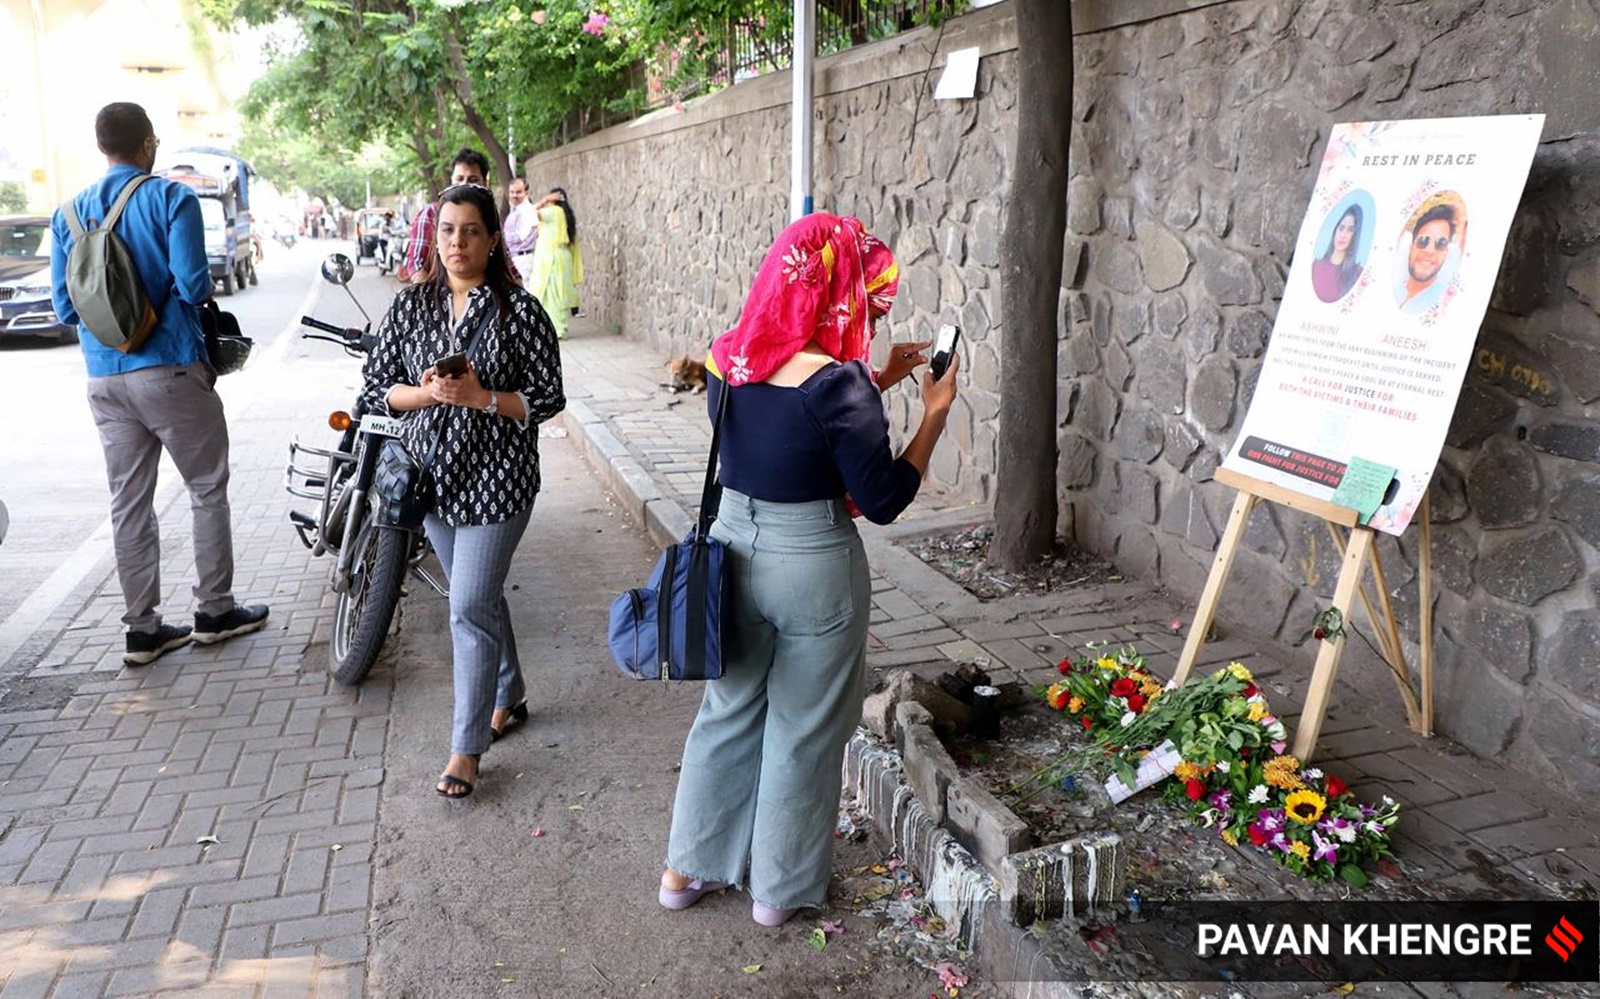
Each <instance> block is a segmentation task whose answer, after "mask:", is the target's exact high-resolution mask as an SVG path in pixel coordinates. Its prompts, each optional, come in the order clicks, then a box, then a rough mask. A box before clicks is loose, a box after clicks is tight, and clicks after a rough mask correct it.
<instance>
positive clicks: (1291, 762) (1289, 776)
mask: <svg viewBox="0 0 1600 999" xmlns="http://www.w3.org/2000/svg"><path fill="white" fill-rule="evenodd" d="M1261 770H1262V773H1263V776H1264V777H1265V779H1266V782H1267V783H1268V784H1271V785H1272V786H1273V787H1276V788H1282V789H1283V790H1285V791H1293V790H1294V789H1295V788H1297V787H1305V781H1303V780H1301V779H1300V761H1299V760H1297V759H1295V758H1294V757H1293V756H1279V757H1277V758H1275V759H1271V760H1268V761H1267V763H1266V765H1264V766H1263V767H1262V768H1261Z"/></svg>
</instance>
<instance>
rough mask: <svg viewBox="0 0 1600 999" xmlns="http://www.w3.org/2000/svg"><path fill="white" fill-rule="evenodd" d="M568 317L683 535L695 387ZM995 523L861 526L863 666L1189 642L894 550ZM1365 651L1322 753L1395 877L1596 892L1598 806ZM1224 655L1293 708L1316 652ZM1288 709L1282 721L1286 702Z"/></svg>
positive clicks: (571, 388)
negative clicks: (1430, 708)
mask: <svg viewBox="0 0 1600 999" xmlns="http://www.w3.org/2000/svg"><path fill="white" fill-rule="evenodd" d="M573 328H574V332H575V334H576V335H575V336H574V337H573V339H571V340H569V341H567V342H566V343H565V344H563V354H562V356H563V361H564V364H565V370H566V378H567V395H568V398H569V400H571V401H570V403H569V406H568V410H567V413H566V420H567V423H568V426H569V427H571V428H572V429H573V431H574V433H575V434H576V435H577V436H578V437H579V439H580V443H581V444H582V445H583V447H584V448H585V451H586V453H587V455H588V457H589V459H590V461H591V463H592V464H594V465H595V466H596V467H597V468H598V469H599V470H600V471H601V474H602V475H603V476H604V477H605V478H606V480H607V481H608V483H609V484H610V485H611V487H612V488H613V489H614V490H615V491H616V492H617V493H618V495H619V497H620V498H621V500H622V502H623V504H624V506H626V507H627V508H628V509H629V510H630V512H632V513H633V514H634V516H636V517H639V518H640V519H641V520H642V521H643V522H644V523H645V524H646V526H647V527H649V529H650V530H651V532H652V534H653V535H655V537H656V539H657V540H658V541H661V542H663V543H664V542H665V541H666V540H667V539H669V538H675V537H677V536H680V535H681V534H682V533H683V532H684V530H686V529H687V528H688V526H689V525H690V523H691V516H692V514H693V513H694V511H695V510H696V508H697V507H698V504H699V499H700V487H701V483H702V481H703V477H704V474H705V453H706V450H707V448H708V447H709V444H710V435H709V422H708V420H707V417H706V408H705V400H704V397H703V396H698V395H694V396H691V395H689V394H680V395H673V394H671V393H670V392H668V391H667V390H666V389H665V388H664V387H662V386H661V384H660V383H661V382H664V381H665V380H666V364H667V360H668V359H667V357H666V356H665V355H663V354H660V353H658V352H656V351H654V350H652V349H651V348H649V347H646V346H643V345H641V344H639V343H637V342H635V341H632V340H628V339H625V338H623V337H619V336H611V335H606V334H604V333H601V332H599V331H597V330H595V329H593V327H592V326H591V325H590V324H586V323H584V322H583V321H582V320H579V321H577V322H575V323H574V327H573ZM909 390H910V389H909V388H906V387H899V388H896V389H895V390H894V391H909ZM941 446H946V445H941ZM987 519H989V511H988V510H986V509H983V508H973V507H968V506H953V505H951V504H950V503H949V502H948V501H947V500H946V499H945V498H943V497H941V496H938V495H923V496H921V497H919V498H918V501H917V503H916V504H914V505H913V507H912V508H911V509H910V510H909V511H907V513H906V514H905V516H903V517H902V518H901V520H900V522H899V523H897V524H895V525H893V526H892V527H889V528H875V527H873V526H871V525H865V524H864V526H863V536H864V537H865V538H866V539H867V545H868V550H869V553H870V557H871V561H872V565H873V584H872V588H873V613H872V631H871V637H870V639H869V646H868V655H867V662H868V665H869V666H870V667H871V668H873V669H874V670H875V671H877V672H879V673H881V672H882V671H884V670H887V669H889V668H892V667H906V668H910V669H912V670H915V671H917V672H920V673H923V674H926V675H928V676H930V677H933V676H937V675H938V674H939V673H941V672H943V671H945V670H948V669H949V668H950V664H951V661H952V660H971V659H977V658H985V659H987V660H988V661H989V662H990V663H991V667H990V671H991V672H992V673H995V674H997V676H998V679H999V680H1000V681H1001V682H1004V681H1007V680H1012V681H1017V682H1020V683H1022V684H1024V685H1025V686H1027V687H1029V688H1031V687H1032V686H1034V685H1036V684H1041V683H1049V682H1051V681H1052V680H1054V679H1055V676H1056V675H1055V670H1054V665H1055V663H1056V662H1058V661H1059V660H1060V659H1061V658H1062V657H1063V656H1064V655H1066V654H1067V653H1069V652H1074V651H1080V650H1081V649H1082V646H1083V644H1084V643H1085V642H1088V641H1108V640H1109V641H1113V642H1132V643H1136V644H1137V645H1138V647H1139V648H1140V650H1141V651H1143V652H1145V653H1146V655H1148V656H1149V657H1150V659H1151V663H1152V665H1153V666H1154V668H1156V669H1157V670H1158V671H1161V672H1165V673H1167V674H1169V675H1170V673H1171V671H1172V669H1173V668H1174V666H1175V665H1176V661H1177V657H1178V653H1179V652H1180V651H1181V650H1182V646H1183V639H1182V636H1181V635H1179V634H1176V633H1174V631H1173V630H1172V629H1171V627H1170V622H1171V621H1173V620H1175V619H1176V620H1187V619H1188V616H1189V615H1190V614H1191V613H1192V610H1193V609H1192V608H1190V607H1186V606H1178V605H1175V604H1174V602H1173V601H1172V599H1171V597H1169V596H1168V595H1166V594H1163V593H1161V592H1158V591H1157V590H1155V589H1153V588H1151V587H1147V586H1143V585H1140V584H1138V583H1134V582H1120V583H1113V584H1108V585H1101V586H1091V587H1083V588H1079V589H1076V590H1073V591H1072V592H1070V593H1068V594H1057V595H1049V596H1019V597H1010V598H1006V599H1004V600H998V601H993V602H982V601H979V600H977V599H976V598H974V597H972V596H971V595H969V594H968V593H967V592H966V591H965V590H963V589H961V588H960V587H958V586H956V585H955V584H954V583H951V582H950V581H948V580H947V579H945V577H943V576H942V575H940V574H938V573H937V572H935V571H934V570H932V569H931V568H929V567H928V566H926V565H925V564H924V563H922V562H921V561H920V560H919V559H917V558H916V557H915V556H913V555H911V554H909V553H908V552H907V551H905V550H904V549H903V548H900V547H898V546H897V545H896V544H894V542H895V540H896V539H902V538H908V537H916V536H919V535H923V534H927V533H932V532H936V531H939V530H943V529H948V528H953V527H957V526H965V525H968V524H972V523H977V522H982V521H985V520H987ZM1363 651H1364V650H1357V649H1352V650H1351V651H1350V652H1349V653H1347V654H1346V656H1345V663H1344V665H1343V667H1342V670H1341V676H1340V680H1339V686H1338V689H1337V690H1336V693H1335V696H1334V699H1333V704H1332V707H1331V708H1330V710H1329V712H1328V716H1327V719H1326V721H1325V723H1324V725H1323V729H1322V733H1321V739H1320V742H1319V753H1318V756H1317V762H1318V763H1319V765H1322V766H1325V767H1330V768H1332V769H1335V770H1336V772H1338V773H1339V774H1340V775H1341V776H1344V777H1345V778H1346V779H1347V780H1349V781H1350V783H1351V784H1352V786H1354V787H1355V788H1356V789H1357V791H1358V792H1360V793H1362V794H1363V795H1366V796H1369V797H1376V796H1377V795H1380V794H1389V795H1392V796H1393V797H1394V798H1395V799H1396V800H1398V801H1400V802H1401V803H1402V805H1403V806H1404V808H1403V811H1402V821H1401V823H1400V826H1399V827H1398V829H1397V832H1396V836H1395V847H1396V851H1397V854H1398V860H1399V864H1400V868H1401V870H1402V872H1403V874H1404V875H1405V876H1406V877H1408V878H1410V879H1412V880H1413V881H1414V882H1416V883H1417V884H1418V886H1419V887H1423V886H1428V885H1431V886H1432V887H1431V888H1429V889H1428V890H1429V891H1431V892H1437V893H1443V894H1452V893H1466V894H1467V895H1469V896H1477V897H1506V896H1529V895H1530V894H1531V895H1537V894H1541V893H1550V894H1554V895H1557V896H1566V897H1570V896H1572V895H1573V894H1574V893H1579V894H1588V893H1589V892H1592V891H1594V890H1596V889H1600V808H1596V807H1594V806H1593V805H1588V804H1584V805H1580V804H1579V803H1577V802H1574V801H1571V800H1569V799H1566V798H1564V797H1562V796H1561V795H1559V794H1556V793H1554V792H1550V791H1547V790H1545V789H1544V786H1543V782H1542V781H1541V780H1539V779H1538V778H1537V777H1536V776H1533V775H1529V774H1525V773H1521V772H1518V771H1517V770H1514V769H1512V768H1510V767H1507V766H1505V765H1503V764H1501V763H1498V762H1495V761H1490V760H1483V759H1479V758H1477V757H1474V756H1473V755H1471V754H1470V753H1468V752H1467V751H1466V750H1464V749H1462V748H1461V747H1459V746H1457V745H1455V744H1453V743H1451V742H1450V741H1449V740H1447V739H1444V738H1434V739H1424V738H1421V737H1419V736H1417V735H1415V734H1414V733H1412V732H1411V731H1410V730H1409V729H1408V728H1407V727H1406V724H1405V719H1404V715H1403V713H1402V712H1401V710H1400V707H1399V704H1398V698H1397V697H1396V696H1395V693H1394V688H1393V682H1392V680H1391V679H1390V678H1389V677H1388V675H1387V673H1386V672H1385V671H1384V669H1383V668H1382V667H1381V666H1380V665H1379V664H1378V663H1377V662H1376V661H1375V660H1373V659H1372V658H1371V657H1370V655H1369V656H1367V659H1366V661H1363V656H1362V652H1363ZM1231 659H1243V660H1245V661H1246V662H1248V664H1249V665H1250V667H1251V669H1252V670H1254V671H1255V673H1256V674H1257V676H1258V677H1260V678H1261V679H1262V681H1263V683H1264V686H1265V687H1266V689H1267V690H1268V691H1269V693H1270V694H1271V695H1272V697H1273V700H1274V703H1275V704H1277V705H1282V706H1284V707H1285V708H1287V707H1288V706H1290V705H1294V706H1296V708H1295V711H1297V710H1298V705H1299V704H1301V703H1303V701H1304V697H1305V688H1306V685H1307V682H1308V680H1309V676H1310V672H1311V669H1310V666H1311V662H1310V655H1309V653H1306V652H1304V651H1297V650H1286V649H1283V648H1281V647H1277V646H1275V645H1274V644H1272V643H1269V642H1267V641H1261V640H1256V639H1253V638H1250V637H1249V636H1245V635H1237V636H1230V637H1228V638H1227V639H1226V640H1224V641H1220V642H1216V643H1212V644H1210V645H1208V646H1206V647H1205V649H1204V654H1203V656H1202V661H1201V666H1202V668H1203V667H1204V666H1206V665H1210V664H1221V663H1226V662H1228V661H1229V660H1231ZM1280 710H1282V709H1280ZM1283 714H1284V717H1285V720H1286V721H1287V722H1288V723H1289V725H1290V726H1291V728H1292V727H1293V724H1294V722H1295V720H1296V716H1295V712H1294V711H1287V710H1284V711H1283Z"/></svg>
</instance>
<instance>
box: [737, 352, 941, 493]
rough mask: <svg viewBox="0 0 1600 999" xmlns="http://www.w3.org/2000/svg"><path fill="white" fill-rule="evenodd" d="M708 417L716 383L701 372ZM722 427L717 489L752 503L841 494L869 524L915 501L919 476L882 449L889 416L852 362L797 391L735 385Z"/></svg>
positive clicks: (863, 369) (866, 374)
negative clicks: (725, 489)
mask: <svg viewBox="0 0 1600 999" xmlns="http://www.w3.org/2000/svg"><path fill="white" fill-rule="evenodd" d="M706 377H707V380H708V387H709V389H710V391H709V392H707V393H706V395H707V403H708V405H709V406H710V411H711V416H712V419H715V418H716V414H717V402H718V400H719V399H721V398H722V390H723V385H722V379H720V378H718V377H717V376H716V375H715V374H713V373H711V372H709V371H708V372H706ZM734 395H735V396H737V398H730V399H729V400H728V412H727V414H726V415H725V416H724V417H723V426H722V455H721V457H722V471H721V478H722V484H723V485H725V486H727V487H728V488H729V489H735V490H738V491H739V492H741V493H744V494H745V495H746V496H750V497H752V498H754V499H759V500H767V501H769V502H773V503H808V502H811V501H812V500H821V499H839V498H840V497H842V496H844V494H845V493H847V492H848V493H849V494H850V498H851V499H853V500H855V503H856V506H858V507H860V508H861V512H862V513H863V514H865V515H866V518H867V519H868V520H870V521H872V522H873V523H874V524H888V523H891V522H892V521H893V520H894V519H895V518H896V517H898V516H900V513H901V511H903V510H904V509H905V508H906V507H907V506H909V505H910V504H911V501H912V500H913V499H914V498H916V495H917V489H918V488H919V487H920V486H921V485H922V474H921V473H920V472H918V471H917V469H916V466H914V465H912V464H911V463H910V462H909V461H906V460H905V459H904V458H896V457H895V456H894V452H893V451H891V450H890V446H889V418H888V417H887V416H886V415H884V411H883V396H882V395H881V394H880V393H879V392H878V386H876V385H874V384H873V382H872V372H871V371H869V370H868V369H867V366H866V365H865V364H862V363H861V362H860V361H851V362H850V363H849V364H838V363H834V364H830V365H828V366H827V367H825V368H823V369H822V370H820V371H818V372H817V373H816V374H813V375H812V376H811V377H810V378H807V379H806V380H805V381H804V382H801V383H800V384H799V385H798V386H793V387H786V386H780V385H769V384H767V383H765V382H758V383H751V384H747V385H741V386H739V388H738V390H737V391H735V392H734Z"/></svg>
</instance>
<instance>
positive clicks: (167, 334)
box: [50, 102, 267, 666]
mask: <svg viewBox="0 0 1600 999" xmlns="http://www.w3.org/2000/svg"><path fill="white" fill-rule="evenodd" d="M94 130H95V140H96V141H97V142H98V144H99V146H100V151H101V152H102V153H105V156H106V163H107V165H108V169H107V170H106V173H105V176H103V177H101V178H100V179H99V180H98V181H96V182H95V183H94V184H92V185H90V186H89V187H88V188H87V189H86V190H84V191H83V192H82V193H80V194H79V195H78V196H77V197H76V198H74V199H73V202H72V203H73V205H75V206H76V209H77V213H78V218H79V219H80V220H82V222H83V223H84V225H85V227H86V228H92V227H93V226H94V225H95V224H97V222H98V220H100V219H103V218H105V216H106V214H107V213H108V211H109V210H110V208H111V205H112V203H113V202H114V201H115V200H116V198H117V195H118V194H120V193H121V191H122V189H123V187H124V186H126V185H127V184H128V183H129V182H130V181H132V180H133V179H134V178H135V177H137V176H139V175H140V174H146V173H149V172H150V170H151V169H152V168H153V167H154V166H155V159H156V148H157V147H158V146H159V145H160V144H161V140H160V139H158V138H156V135H155V129H154V127H153V126H152V125H151V124H150V118H149V116H148V115H146V114H145V111H144V108H142V107H140V106H139V105H137V104H129V103H120V102H119V103H116V104H108V105H106V106H105V107H103V108H101V109H100V113H99V114H98V115H96V116H95V122H94ZM51 230H52V236H53V237H54V238H53V239H52V246H51V251H50V277H51V284H52V293H53V297H54V300H55V309H56V315H58V316H60V317H61V321H62V322H64V323H71V324H75V325H77V326H78V327H79V332H78V340H79V342H80V344H81V345H82V348H83V356H84V361H85V363H86V365H87V367H88V371H89V390H88V395H89V411H90V412H91V413H92V414H93V415H94V421H95V425H96V426H97V427H98V428H99V430H100V444H101V447H102V448H103V449H104V451H105V458H106V480H107V482H108V484H109V485H110V488H111V524H112V535H113V540H114V547H115V550H116V556H117V575H118V577H119V578H120V580H121V583H122V595H123V600H124V601H125V602H126V607H127V611H126V613H125V614H124V615H123V617H122V620H123V622H124V623H125V624H126V625H127V626H128V632H127V645H126V651H125V652H124V654H123V659H122V661H123V662H124V663H126V664H127V665H130V666H143V665H146V664H149V663H152V662H155V661H156V660H157V659H159V658H160V657H161V656H162V655H164V654H165V653H167V652H169V651H171V650H172V649H176V648H178V647H180V646H183V645H186V644H188V643H189V642H190V641H191V640H193V641H195V642H200V643H203V644H211V643H214V642H220V641H223V640H225V639H228V638H232V637H234V636H236V635H243V634H247V633H249V632H252V631H259V630H260V629H261V628H262V627H263V626H264V625H265V624H266V622H267V608H266V607H265V606H263V605H260V604H256V605H251V606H243V605H239V604H236V603H235V602H234V598H233V523H232V514H231V512H230V510H229V507H228V424H227V418H226V417H225V415H224V414H223V411H222V400H221V399H220V398H219V397H218V396H217V393H216V390H215V386H216V377H217V376H216V372H215V371H213V370H212V368H211V366H210V364H209V363H208V361H207V358H206V353H205V337H204V334H203V333H202V331H201V327H200V315H199V311H198V309H197V308H196V307H197V306H198V305H200V304H201V303H203V302H205V301H207V300H208V299H210V298H211V295H212V284H211V274H210V270H209V268H208V267H207V265H206V248H205V228H204V223H203V222H202V221H201V218H200V202H199V199H198V198H196V197H195V194H194V192H193V191H192V190H190V189H189V188H188V187H185V186H184V185H182V184H177V183H174V182H172V181H168V180H164V179H162V178H159V177H158V178H155V179H153V180H149V181H146V182H145V183H144V185H143V186H141V187H139V188H138V189H137V190H135V191H134V192H133V195H132V197H131V198H130V199H129V201H128V205H127V208H126V210H125V211H124V212H123V214H122V217H121V218H120V219H119V220H118V221H117V224H116V228H115V232H116V234H117V236H118V237H119V238H120V239H121V240H122V241H123V243H124V244H125V245H126V246H127V248H128V252H129V255H130V256H131V257H132V258H133V262H134V265H135V267H136V268H137V269H138V272H139V277H140V279H141V284H142V285H143V286H144V293H145V297H146V298H148V299H149V301H150V305H151V307H152V308H153V309H154V310H155V312H156V315H157V317H158V322H157V325H156V327H155V330H154V331H153V332H152V333H151V334H150V337H149V339H148V340H146V341H145V343H144V344H143V345H142V346H141V347H140V348H139V349H138V350H137V351H131V352H129V353H122V352H120V351H118V350H116V349H114V348H112V347H107V346H105V345H104V344H102V343H101V342H100V341H99V340H98V339H97V338H96V337H95V336H94V335H93V334H92V333H90V332H89V331H88V329H87V328H86V327H84V326H83V325H82V320H81V319H80V318H79V316H78V314H77V312H76V310H74V309H73V307H72V299H71V297H70V296H69V295H68V293H67V282H66V270H67V258H68V256H69V255H70V254H71V252H72V233H71V232H70V230H69V227H68V225H67V222H66V219H65V217H64V216H63V215H62V212H61V210H59V209H58V210H57V211H56V213H55V217H54V218H53V219H52V220H51ZM163 448H164V449H165V450H166V452H167V453H168V454H169V455H171V456H172V461H173V464H175V465H176V466H177V467H178V472H179V474H181V475H182V476H183V481H184V485H186V486H187V487H188V489H189V498H190V501H191V506H192V508H193V513H194V561H195V574H196V577H197V579H196V585H195V587H194V595H195V599H196V601H197V604H198V605H197V607H196V611H195V617H194V620H195V623H194V627H193V629H190V628H189V627H187V626H178V625H171V624H165V623H163V622H162V619H161V614H160V613H159V612H158V611H157V610H156V605H157V603H158V602H159V601H160V599H161V535H160V525H159V522H158V521H157V518H156V513H155V492H156V473H157V470H158V468H159V467H160V462H161V451H162V449H163Z"/></svg>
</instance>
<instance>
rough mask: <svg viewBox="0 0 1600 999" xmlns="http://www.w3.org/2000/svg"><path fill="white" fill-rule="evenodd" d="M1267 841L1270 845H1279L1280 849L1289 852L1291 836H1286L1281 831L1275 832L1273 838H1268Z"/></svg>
mask: <svg viewBox="0 0 1600 999" xmlns="http://www.w3.org/2000/svg"><path fill="white" fill-rule="evenodd" d="M1267 842H1268V843H1269V844H1270V845H1272V846H1275V847H1277V848H1278V849H1279V850H1281V851H1282V852H1284V853H1288V852H1289V837H1288V836H1285V835H1284V834H1283V833H1281V832H1276V833H1273V834H1272V839H1270V840H1268V841H1267Z"/></svg>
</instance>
